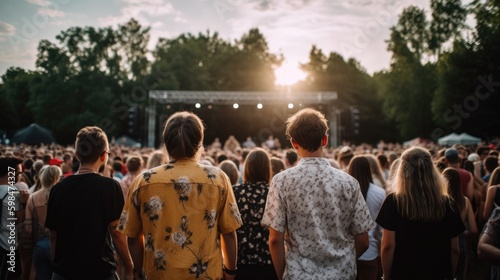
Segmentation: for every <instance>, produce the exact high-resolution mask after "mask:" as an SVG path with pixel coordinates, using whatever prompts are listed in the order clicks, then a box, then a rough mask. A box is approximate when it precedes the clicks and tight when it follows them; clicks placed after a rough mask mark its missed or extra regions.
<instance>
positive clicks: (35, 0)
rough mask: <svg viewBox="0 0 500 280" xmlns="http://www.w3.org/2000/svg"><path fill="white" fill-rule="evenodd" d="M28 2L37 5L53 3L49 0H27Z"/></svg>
mask: <svg viewBox="0 0 500 280" xmlns="http://www.w3.org/2000/svg"><path fill="white" fill-rule="evenodd" d="M27 2H28V3H31V4H33V5H36V6H49V5H51V4H52V3H51V2H50V1H49V0H27Z"/></svg>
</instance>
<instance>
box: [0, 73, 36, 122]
mask: <svg viewBox="0 0 500 280" xmlns="http://www.w3.org/2000/svg"><path fill="white" fill-rule="evenodd" d="M36 76H37V74H36V73H33V72H27V71H25V70H24V69H21V68H18V67H11V68H9V69H7V71H6V72H5V74H4V75H2V81H3V84H2V85H0V107H1V108H2V118H0V127H1V128H3V129H5V130H15V129H17V128H20V127H23V126H27V125H29V124H31V123H32V122H33V115H32V114H31V111H30V110H29V109H28V107H27V106H26V105H27V103H28V101H29V98H30V88H31V85H32V84H33V81H34V79H36V78H37V77H36Z"/></svg>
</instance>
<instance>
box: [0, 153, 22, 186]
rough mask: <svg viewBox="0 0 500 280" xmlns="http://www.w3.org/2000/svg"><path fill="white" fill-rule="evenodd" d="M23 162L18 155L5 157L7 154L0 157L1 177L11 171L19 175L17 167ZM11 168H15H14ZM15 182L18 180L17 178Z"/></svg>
mask: <svg viewBox="0 0 500 280" xmlns="http://www.w3.org/2000/svg"><path fill="white" fill-rule="evenodd" d="M22 163H23V160H22V159H21V158H18V157H5V156H3V157H0V177H5V176H6V175H7V173H9V172H15V173H16V175H17V172H18V171H19V170H17V169H15V168H16V167H17V166H18V165H19V164H22ZM9 167H10V168H9ZM11 168H14V170H12V169H11ZM15 182H17V178H16V180H15Z"/></svg>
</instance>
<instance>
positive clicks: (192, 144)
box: [163, 112, 204, 159]
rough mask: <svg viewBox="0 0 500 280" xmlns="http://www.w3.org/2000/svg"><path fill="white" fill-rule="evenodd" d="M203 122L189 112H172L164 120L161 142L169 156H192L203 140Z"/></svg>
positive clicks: (175, 157) (176, 157)
mask: <svg viewBox="0 0 500 280" xmlns="http://www.w3.org/2000/svg"><path fill="white" fill-rule="evenodd" d="M203 129H204V128H203V122H202V121H201V119H200V118H199V117H198V116H197V115H195V114H194V113H191V112H177V113H174V114H173V115H172V116H170V118H168V120H167V121H166V122H165V128H164V129H163V143H164V144H165V148H166V149H167V152H168V154H169V156H170V157H172V158H174V159H182V158H192V157H194V156H195V155H196V153H197V152H198V150H199V149H200V147H201V145H202V142H203V133H204V132H203Z"/></svg>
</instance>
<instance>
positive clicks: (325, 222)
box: [262, 158, 374, 280]
mask: <svg viewBox="0 0 500 280" xmlns="http://www.w3.org/2000/svg"><path fill="white" fill-rule="evenodd" d="M262 224H263V225H265V226H268V227H271V228H273V229H274V230H276V231H278V232H282V233H285V246H286V267H285V273H284V278H283V279H300V280H307V279H337V280H342V279H356V253H355V247H354V237H355V236H356V235H358V234H362V233H365V232H368V231H369V230H370V229H371V228H372V227H373V226H374V224H373V221H372V219H371V217H370V213H369V211H368V208H367V206H366V203H365V201H364V199H363V195H362V194H361V190H360V188H359V184H358V182H357V181H356V180H355V179H354V178H353V177H351V176H350V175H348V174H346V173H345V172H343V171H340V170H337V169H334V168H333V167H331V166H330V164H329V163H328V161H327V160H326V159H324V158H303V159H301V160H300V162H299V164H298V165H297V166H295V167H292V168H290V169H287V170H285V171H283V172H281V173H279V174H277V175H276V176H275V177H274V178H273V180H272V182H271V186H270V190H269V195H268V198H267V204H266V210H265V213H264V217H263V219H262Z"/></svg>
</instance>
